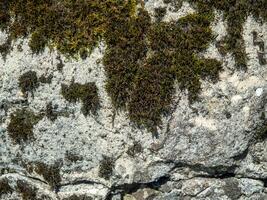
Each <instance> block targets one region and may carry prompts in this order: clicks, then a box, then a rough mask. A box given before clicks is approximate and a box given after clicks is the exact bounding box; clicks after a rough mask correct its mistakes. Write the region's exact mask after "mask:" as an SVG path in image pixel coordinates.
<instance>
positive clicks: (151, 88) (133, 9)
mask: <svg viewBox="0 0 267 200" xmlns="http://www.w3.org/2000/svg"><path fill="white" fill-rule="evenodd" d="M187 1H188V2H189V3H192V4H193V5H194V6H195V8H196V10H197V12H196V13H195V14H191V15H188V16H186V17H183V18H181V19H179V20H178V21H177V22H169V23H165V22H162V21H161V19H162V17H163V15H164V13H165V9H164V8H158V9H156V10H155V12H156V16H157V19H158V20H157V21H156V22H153V23H152V22H151V19H150V16H149V15H148V13H147V12H146V11H145V10H144V8H143V7H144V2H143V1H141V2H142V3H141V7H142V8H140V9H138V10H137V1H135V0H128V1H123V0H119V1H118V0H93V1H87V0H77V1H72V0H60V2H58V1H51V0H49V1H45V0H40V1H36V0H28V1H27V3H25V1H24V0H16V1H15V0H10V1H8V2H7V1H4V2H2V3H1V4H0V6H2V7H3V8H5V10H2V11H1V12H0V20H1V21H2V22H3V26H2V28H3V29H4V30H6V31H7V32H8V34H9V38H11V40H14V39H16V38H18V37H25V36H29V37H30V42H29V46H30V47H31V49H32V50H33V52H34V53H39V52H41V51H42V50H43V49H44V47H45V46H48V47H50V48H52V49H54V48H55V49H57V50H59V51H60V52H61V53H63V54H65V55H66V56H71V57H74V58H77V56H79V57H81V58H82V59H85V58H86V57H87V56H88V55H89V54H90V53H91V51H92V49H93V48H94V47H95V46H96V45H98V43H99V41H101V40H104V41H105V43H106V45H107V49H106V51H105V55H104V59H103V64H104V67H105V72H106V75H107V83H106V90H107V92H108V94H109V96H110V97H111V100H112V104H113V105H114V107H115V108H116V110H121V109H122V110H126V111H128V114H129V118H130V120H131V121H132V122H133V124H135V125H137V126H139V127H145V128H147V129H148V130H150V131H153V132H155V131H156V130H157V128H158V127H160V125H161V118H162V116H163V115H166V114H168V112H169V110H170V107H171V105H172V102H173V101H172V97H173V92H174V88H175V85H174V83H175V81H177V82H178V84H179V87H180V89H181V90H185V91H187V92H188V97H189V101H190V103H193V102H194V101H196V100H198V97H199V95H198V94H199V92H200V90H201V80H203V79H206V80H209V81H211V82H216V81H217V80H218V73H219V72H220V71H221V69H222V67H221V63H220V62H218V61H216V60H214V59H204V58H202V57H200V56H199V55H200V53H201V52H203V51H205V50H206V49H207V47H208V45H209V43H210V42H212V41H213V40H214V36H213V35H212V31H211V28H210V23H211V22H212V20H213V19H214V12H213V11H214V10H215V9H216V10H220V11H222V12H223V13H224V18H225V20H226V21H227V24H228V28H227V35H226V37H225V38H224V39H223V40H222V41H219V42H218V43H217V47H218V48H219V50H220V52H222V53H223V54H226V53H227V52H229V53H231V54H232V55H233V56H234V58H235V63H236V67H237V68H239V69H246V63H247V56H246V52H245V45H244V39H243V37H242V32H243V24H244V22H245V20H246V18H247V16H248V15H249V14H252V15H253V16H254V17H255V18H256V19H257V20H259V21H260V20H261V21H266V20H267V17H266V11H265V8H266V6H267V5H266V4H267V3H266V1H265V0H256V1H251V0H242V1H238V0H222V1H215V0H187ZM183 2H184V0H181V1H175V0H164V3H166V4H171V5H172V6H174V7H176V9H179V8H180V7H181V5H182V3H183ZM11 18H12V20H11ZM7 49H8V48H7ZM259 58H260V60H262V61H261V62H262V63H264V62H263V61H264V58H263V57H262V54H260V55H259ZM57 67H58V69H59V70H62V68H63V62H62V61H60V60H59V64H58V66H57ZM29 85H31V84H27V87H28V86H29ZM33 85H34V84H33ZM24 87H26V86H24ZM31 87H32V86H30V88H31ZM24 90H25V91H26V90H27V91H28V90H30V89H27V88H26V89H24ZM62 95H63V96H64V97H65V98H66V99H67V100H68V101H70V102H77V101H78V100H81V101H82V104H83V108H82V112H83V113H84V114H85V115H88V114H89V113H92V114H96V111H97V108H98V106H99V99H98V96H97V89H96V87H95V86H93V84H91V83H88V84H85V85H81V84H78V83H72V84H71V85H70V86H66V85H62Z"/></svg>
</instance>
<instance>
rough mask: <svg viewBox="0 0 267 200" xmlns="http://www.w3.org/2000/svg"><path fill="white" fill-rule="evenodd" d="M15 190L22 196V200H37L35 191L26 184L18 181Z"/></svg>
mask: <svg viewBox="0 0 267 200" xmlns="http://www.w3.org/2000/svg"><path fill="white" fill-rule="evenodd" d="M17 190H18V192H19V193H20V194H21V196H22V200H37V189H36V188H34V187H32V186H30V185H29V184H28V183H27V182H25V181H22V180H18V181H17Z"/></svg>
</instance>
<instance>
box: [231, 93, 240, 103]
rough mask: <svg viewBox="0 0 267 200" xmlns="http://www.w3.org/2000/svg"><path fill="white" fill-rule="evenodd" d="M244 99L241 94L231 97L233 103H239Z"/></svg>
mask: <svg viewBox="0 0 267 200" xmlns="http://www.w3.org/2000/svg"><path fill="white" fill-rule="evenodd" d="M241 100H242V97H241V96H240V95H234V96H232V98H231V103H232V104H233V105H237V104H238V103H239V102H240V101H241Z"/></svg>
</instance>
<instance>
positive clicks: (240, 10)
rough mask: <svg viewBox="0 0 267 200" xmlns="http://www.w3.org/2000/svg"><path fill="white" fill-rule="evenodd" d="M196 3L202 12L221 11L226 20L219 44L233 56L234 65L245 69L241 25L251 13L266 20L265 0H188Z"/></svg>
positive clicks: (245, 57) (260, 19)
mask: <svg viewBox="0 0 267 200" xmlns="http://www.w3.org/2000/svg"><path fill="white" fill-rule="evenodd" d="M188 1H189V2H193V3H195V4H196V5H197V8H198V10H199V12H202V13H204V14H207V13H210V12H212V9H217V10H220V11H223V13H224V18H225V20H226V21H227V36H226V37H225V38H224V39H223V41H221V45H223V46H224V49H225V50H226V51H227V52H230V53H232V55H233V56H234V58H235V62H236V67H237V68H239V69H246V67H247V59H248V58H247V55H246V52H245V44H244V39H243V36H242V33H243V25H244V22H245V21H246V19H247V17H248V15H250V14H251V15H253V16H254V17H255V19H256V20H258V21H260V22H262V21H267V12H266V8H267V1H266V0H255V1H254V0H242V1H240V0H221V1H216V0H188Z"/></svg>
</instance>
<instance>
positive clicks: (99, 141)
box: [0, 0, 267, 200]
mask: <svg viewBox="0 0 267 200" xmlns="http://www.w3.org/2000/svg"><path fill="white" fill-rule="evenodd" d="M163 5H164V4H163V2H162V1H156V0H155V1H153V0H150V1H148V2H147V3H146V4H145V7H146V9H147V10H148V11H149V13H150V14H151V16H153V14H154V8H157V7H160V6H163ZM168 7H170V8H169V9H168V11H167V15H166V16H165V17H164V19H163V20H164V21H171V20H176V19H178V18H179V17H181V16H185V15H186V14H188V13H192V12H194V9H193V8H191V7H190V5H189V4H187V3H184V4H183V5H182V7H181V8H180V9H179V10H178V11H177V10H175V9H174V8H173V9H172V8H171V5H168ZM225 26H226V25H225V23H224V21H223V17H222V15H221V13H219V12H218V13H216V20H215V21H214V22H213V31H214V32H215V33H216V34H217V35H218V36H217V38H216V40H219V39H220V38H222V37H223V36H224V35H225ZM252 31H256V32H257V33H258V35H259V36H260V37H261V38H262V40H263V41H267V24H266V23H265V24H259V23H257V22H256V21H254V19H253V18H252V17H249V18H248V19H247V21H246V23H245V26H244V33H243V36H244V39H245V44H246V52H247V55H248V58H249V61H248V69H247V71H246V72H245V71H241V70H236V69H235V67H234V60H233V57H232V56H231V55H230V54H227V55H226V56H225V57H222V56H221V55H220V54H219V52H218V50H217V49H216V47H215V44H214V43H213V44H210V47H209V49H208V50H207V52H204V53H203V55H202V56H204V57H206V58H216V59H218V60H221V61H222V62H223V68H224V71H223V72H221V73H220V81H218V82H217V83H216V84H213V83H209V82H205V81H202V92H201V94H200V101H198V102H195V103H193V104H192V105H189V103H188V98H187V94H186V91H185V92H181V91H180V90H179V89H177V91H176V94H175V103H174V105H173V110H172V112H171V114H170V115H169V116H168V117H165V118H163V126H162V128H161V129H160V130H159V135H158V137H153V136H152V134H151V133H149V132H147V131H146V130H142V129H138V128H136V127H133V126H132V124H131V123H130V121H129V119H128V118H127V113H125V112H123V111H121V112H118V113H116V114H114V109H113V107H112V105H111V102H110V98H109V96H108V95H107V93H106V91H105V80H106V76H105V71H104V68H103V65H102V63H101V58H102V57H103V52H104V51H105V45H104V43H101V44H100V45H99V47H98V48H96V49H95V50H94V51H93V52H92V54H91V56H90V57H88V58H87V59H85V60H77V61H76V60H70V59H67V58H65V57H64V56H63V55H58V53H57V52H50V51H49V50H48V49H46V51H45V52H44V53H42V54H40V55H33V54H32V53H31V51H30V49H29V47H28V45H27V42H28V40H27V39H25V40H18V41H16V42H15V43H14V44H13V50H12V52H11V53H10V54H9V55H7V58H6V60H3V59H2V58H0V122H1V126H0V172H1V174H0V175H1V177H0V181H1V180H3V179H7V180H8V183H9V185H10V187H11V188H12V189H13V190H14V191H15V192H13V193H7V194H2V195H1V197H0V198H1V199H3V200H4V199H23V195H22V194H21V192H20V191H19V190H18V188H17V184H16V183H17V180H22V181H24V182H25V185H27V184H28V185H29V186H30V187H32V188H33V190H34V188H35V190H36V191H37V197H35V199H38V198H39V199H53V200H54V199H68V197H70V198H69V199H75V198H76V199H77V198H78V199H99V200H100V199H113V200H115V199H124V200H143V199H144V200H145V199H146V200H148V199H158V200H160V199H166V200H173V199H185V200H186V199H203V200H204V199H210V200H215V199H251V200H255V199H262V200H263V199H267V188H266V186H267V140H266V135H265V136H264V135H263V136H262V137H260V139H259V138H258V134H259V132H260V131H262V130H263V129H262V126H263V124H264V121H265V122H266V117H267V66H266V65H260V63H259V60H258V57H257V52H258V47H257V46H254V45H253V40H252ZM5 40H6V37H5V33H1V34H0V43H3V42H4V41H5ZM18 45H20V46H21V48H22V50H21V49H20V48H17V47H18ZM265 46H266V44H265ZM58 56H60V57H61V59H62V63H63V64H64V66H63V69H62V70H58V64H61V66H62V63H61V61H60V59H59V58H58ZM30 70H31V71H35V72H36V74H37V77H38V78H40V77H41V76H43V75H44V76H45V77H49V76H50V75H52V77H53V78H52V79H51V83H49V82H48V83H46V82H45V83H40V85H39V86H38V87H37V88H36V89H35V90H34V91H33V94H31V93H29V94H28V95H24V94H23V93H22V91H21V89H20V87H19V77H20V76H21V75H22V74H24V73H25V72H28V71H30ZM73 80H74V81H75V82H77V83H80V84H85V83H88V82H94V83H95V84H96V86H97V88H98V92H99V98H100V109H99V110H98V114H97V115H88V116H84V115H83V113H82V111H81V107H82V103H81V102H77V103H70V102H68V101H66V100H65V99H64V98H63V96H62V95H61V84H67V85H69V84H70V83H71V82H72V81H73ZM177 88H178V87H177ZM50 102H51V103H52V108H53V112H55V113H57V117H56V118H55V119H54V120H51V119H49V117H48V116H46V114H45V113H46V109H47V105H48V104H49V103H50ZM22 108H26V109H30V110H31V111H33V112H34V113H35V114H37V115H38V114H42V115H43V117H42V119H41V120H39V122H38V123H37V124H35V125H34V128H33V134H34V140H32V141H28V142H24V143H22V144H16V143H14V141H12V139H11V138H10V136H9V133H8V131H7V127H8V125H9V123H10V120H11V114H12V113H14V112H15V111H16V110H17V109H22ZM263 113H265V115H264V114H263ZM107 158H110V162H106V163H107V165H108V167H107V168H105V167H106V166H105V165H103V163H105V162H103V160H104V159H107ZM38 162H41V163H45V164H46V165H48V166H53V165H54V164H55V163H59V166H60V170H59V175H60V177H61V178H60V179H61V180H59V181H58V182H56V186H55V187H51V186H50V185H49V181H48V180H47V178H46V177H45V176H44V175H43V174H40V173H38V172H37V170H36V169H34V170H31V169H30V168H31V167H33V168H34V167H35V165H36V163H38ZM101 163H102V164H101ZM103 167H104V170H103ZM101 171H104V172H107V174H108V175H107V176H103V175H101ZM52 176H54V175H53V174H52ZM0 183H1V182H0ZM0 188H1V187H0Z"/></svg>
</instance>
